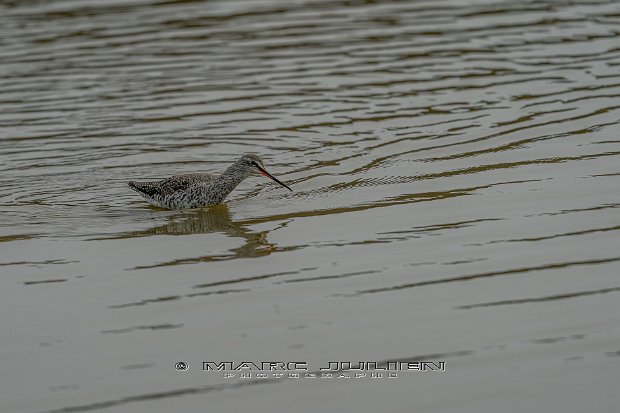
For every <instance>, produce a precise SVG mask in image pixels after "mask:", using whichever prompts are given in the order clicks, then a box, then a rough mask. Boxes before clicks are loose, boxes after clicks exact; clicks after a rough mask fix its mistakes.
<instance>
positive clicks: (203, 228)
mask: <svg viewBox="0 0 620 413" xmlns="http://www.w3.org/2000/svg"><path fill="white" fill-rule="evenodd" d="M169 220H170V221H169V222H168V223H166V224H164V225H160V226H156V227H153V228H150V229H147V230H144V231H134V232H130V233H126V234H124V235H123V236H122V238H137V237H146V236H152V235H191V234H209V233H221V234H225V235H227V236H229V237H233V238H242V239H243V240H244V244H243V245H242V246H240V247H237V248H233V249H231V250H229V252H230V253H231V254H224V255H209V256H204V257H200V258H186V259H182V260H178V261H179V262H177V261H174V262H167V263H162V264H158V265H156V266H162V265H174V264H180V263H188V262H189V261H191V262H207V261H220V260H230V259H235V258H255V257H263V256H266V255H269V254H271V253H272V252H273V251H275V250H276V246H275V244H271V243H269V241H267V234H268V233H269V231H258V232H253V231H251V230H250V229H249V228H248V227H247V225H249V222H247V221H233V220H232V219H231V216H230V211H229V209H228V206H227V205H226V204H219V205H214V206H211V207H208V208H201V209H196V210H190V211H185V212H180V213H177V214H174V215H172V216H171V217H170V218H169ZM180 261H182V262H180Z"/></svg>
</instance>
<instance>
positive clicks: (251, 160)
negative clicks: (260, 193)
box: [236, 153, 293, 191]
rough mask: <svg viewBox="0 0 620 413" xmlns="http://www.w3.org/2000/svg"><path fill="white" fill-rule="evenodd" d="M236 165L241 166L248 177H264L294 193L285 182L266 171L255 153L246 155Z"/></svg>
mask: <svg viewBox="0 0 620 413" xmlns="http://www.w3.org/2000/svg"><path fill="white" fill-rule="evenodd" d="M236 163H237V164H239V166H240V167H241V168H242V170H243V171H244V173H246V174H247V175H248V176H251V175H263V176H266V177H267V178H269V179H271V180H273V181H275V182H277V183H278V184H280V185H282V186H283V187H285V188H286V189H288V190H289V191H293V190H292V189H291V188H289V187H288V185H286V184H285V183H284V182H282V181H280V180H279V179H277V178H276V177H274V176H273V175H271V174H270V173H269V172H267V171H266V170H265V166H264V165H263V160H262V159H261V158H260V157H259V156H258V155H255V154H253V153H246V154H245V155H243V156H242V157H241V158H239V160H238V161H237V162H236Z"/></svg>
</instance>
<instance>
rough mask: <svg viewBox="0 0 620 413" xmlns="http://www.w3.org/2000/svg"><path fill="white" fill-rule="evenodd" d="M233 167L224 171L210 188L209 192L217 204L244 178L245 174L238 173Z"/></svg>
mask: <svg viewBox="0 0 620 413" xmlns="http://www.w3.org/2000/svg"><path fill="white" fill-rule="evenodd" d="M234 166H235V165H232V166H231V167H229V168H228V169H226V170H225V171H224V173H223V174H222V175H220V176H219V177H218V178H217V179H216V180H215V182H213V184H212V186H211V190H210V191H209V192H211V193H212V196H213V199H214V201H216V202H217V203H220V202H222V201H223V200H224V198H226V197H227V196H228V195H229V194H230V193H231V192H232V191H233V190H234V189H235V188H236V187H237V186H238V185H239V184H240V183H241V182H243V180H244V179H245V178H246V176H245V174H242V173H239V171H237V170H236V169H235V168H234Z"/></svg>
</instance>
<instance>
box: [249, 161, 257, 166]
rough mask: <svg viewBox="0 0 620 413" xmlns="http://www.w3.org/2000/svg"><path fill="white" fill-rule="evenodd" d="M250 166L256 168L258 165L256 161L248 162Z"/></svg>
mask: <svg viewBox="0 0 620 413" xmlns="http://www.w3.org/2000/svg"><path fill="white" fill-rule="evenodd" d="M250 165H253V166H258V164H257V163H256V161H250Z"/></svg>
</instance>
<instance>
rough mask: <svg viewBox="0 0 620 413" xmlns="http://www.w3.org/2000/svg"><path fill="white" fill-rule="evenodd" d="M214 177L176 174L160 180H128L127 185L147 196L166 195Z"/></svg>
mask: <svg viewBox="0 0 620 413" xmlns="http://www.w3.org/2000/svg"><path fill="white" fill-rule="evenodd" d="M214 179H215V176H213V175H210V174H200V173H194V174H185V175H176V176H172V177H170V178H166V179H163V180H161V181H152V182H134V181H130V182H129V187H130V188H132V189H134V190H135V191H137V192H140V193H142V194H145V195H147V196H149V197H155V196H159V197H166V196H169V195H172V194H174V193H179V192H184V191H186V190H187V189H188V188H190V187H191V186H193V185H195V184H197V183H202V182H206V183H208V182H211V181H213V180H214Z"/></svg>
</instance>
